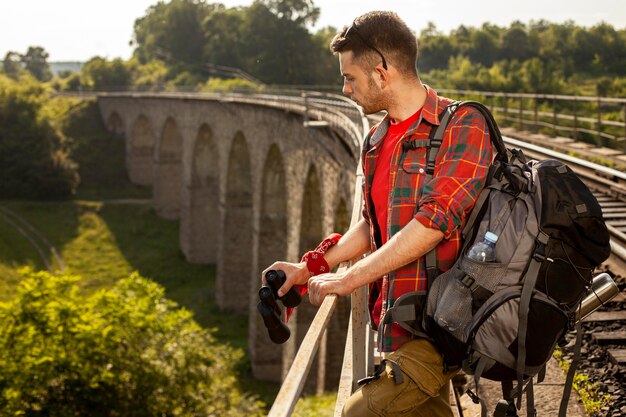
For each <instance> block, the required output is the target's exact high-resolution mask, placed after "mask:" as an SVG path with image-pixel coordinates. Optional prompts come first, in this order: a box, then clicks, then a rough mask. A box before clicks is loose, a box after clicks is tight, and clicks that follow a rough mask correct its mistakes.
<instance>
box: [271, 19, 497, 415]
mask: <svg viewBox="0 0 626 417" xmlns="http://www.w3.org/2000/svg"><path fill="white" fill-rule="evenodd" d="M330 48H331V50H332V52H333V53H335V54H337V55H339V62H340V68H341V74H342V76H343V78H344V83H343V93H344V94H347V95H350V96H351V98H352V99H353V100H354V101H356V102H357V103H358V104H359V105H360V106H361V107H363V111H364V112H365V113H366V114H372V113H376V112H379V111H382V110H385V111H386V112H387V115H386V117H385V118H384V119H383V121H382V122H381V123H379V124H378V125H377V126H375V127H374V128H373V129H372V130H371V131H370V133H369V134H368V136H367V137H366V139H365V142H364V147H363V153H362V162H363V170H364V173H365V184H364V200H365V201H364V203H365V204H364V210H363V219H362V220H361V221H359V222H358V223H357V224H356V225H355V226H354V227H352V228H351V229H350V230H349V231H348V232H347V233H346V234H345V235H344V236H343V237H341V238H339V237H338V236H331V237H330V238H329V239H327V240H325V241H324V242H323V243H322V244H321V245H320V247H318V249H317V250H316V251H314V252H309V253H308V254H306V255H305V257H304V258H303V262H301V263H298V264H295V263H287V262H277V263H275V264H273V265H272V266H271V267H270V268H268V269H282V270H284V271H285V273H286V276H287V280H286V283H285V284H284V285H283V287H282V288H281V289H280V291H279V295H282V294H283V293H285V292H286V291H287V290H288V289H289V288H291V287H292V286H293V285H296V284H299V285H304V284H307V283H308V291H309V299H310V301H311V303H312V304H314V305H320V304H321V303H322V301H323V299H324V297H325V296H326V295H327V294H331V293H335V294H339V295H347V294H350V293H351V292H353V291H354V290H355V289H357V288H359V287H361V286H363V285H368V286H369V294H370V295H369V309H370V315H371V321H372V326H373V328H374V329H378V332H379V333H378V340H379V349H380V350H381V352H383V355H384V358H385V359H384V365H385V366H384V370H382V367H381V370H382V373H379V375H377V376H376V377H374V378H371V381H370V382H368V383H367V384H365V385H363V386H362V387H361V388H360V389H359V390H358V391H357V392H356V393H354V394H353V395H352V397H350V399H349V400H348V402H347V404H346V406H345V408H344V415H345V416H359V417H363V416H379V415H383V416H394V415H400V414H401V415H403V416H451V415H452V412H451V409H450V404H449V390H448V387H449V380H450V378H451V377H452V376H453V375H454V374H455V372H456V370H455V369H448V367H447V366H445V365H444V362H443V358H442V356H441V354H440V353H439V352H438V351H437V349H436V347H435V346H434V345H433V344H432V343H431V341H430V340H429V339H428V336H427V335H426V334H425V332H424V330H423V329H422V328H421V318H420V319H418V320H416V322H415V326H416V329H415V332H414V333H410V332H408V331H406V330H404V329H403V328H402V327H400V326H399V325H398V324H397V323H393V322H392V321H391V320H388V317H385V313H386V311H388V309H389V308H391V307H392V306H393V305H394V302H395V301H396V300H397V299H398V297H400V296H401V295H403V294H407V293H412V292H414V293H415V294H417V295H418V297H417V300H418V303H422V306H423V305H424V303H425V296H426V292H427V281H428V280H427V274H426V260H425V258H426V256H425V255H426V254H427V253H428V252H430V251H431V250H433V249H435V248H436V251H435V252H434V253H435V258H436V265H435V266H436V267H437V269H438V270H440V271H445V270H446V269H448V268H449V267H451V266H452V264H453V263H454V260H455V259H456V257H457V256H458V253H459V250H460V246H461V241H460V239H461V238H460V234H461V230H462V228H463V225H464V223H465V220H466V217H467V215H468V214H469V212H470V211H471V209H472V207H473V205H474V203H475V201H476V198H477V196H478V194H479V193H480V190H481V189H482V187H483V185H484V183H485V178H486V175H487V171H488V167H489V165H490V163H491V156H492V151H491V145H490V141H489V133H488V128H487V126H486V123H485V120H484V118H483V117H482V115H480V114H479V113H478V112H476V111H475V110H473V109H471V108H461V109H460V110H458V111H457V112H456V113H455V115H454V117H453V118H452V119H451V121H450V123H449V125H448V128H447V129H446V131H445V135H444V139H443V143H442V144H441V147H440V149H439V151H438V153H437V157H436V163H435V168H434V173H433V176H432V178H431V179H430V180H428V181H427V178H426V177H427V172H426V171H427V170H426V168H427V167H426V154H427V152H428V137H429V133H430V132H431V129H432V128H433V127H436V126H438V125H439V114H440V113H441V112H442V110H443V109H444V108H445V107H446V106H447V105H448V104H449V103H450V100H449V99H446V98H442V97H439V96H437V94H436V92H435V91H434V90H432V89H431V88H429V87H428V86H426V85H424V84H422V82H421V81H420V78H419V76H418V74H417V70H416V61H417V41H416V38H415V35H414V34H413V33H412V32H411V30H410V29H409V28H408V27H407V26H406V24H405V23H404V22H403V21H402V20H401V19H400V18H399V17H398V16H397V15H396V14H395V13H391V12H370V13H366V14H364V15H362V16H360V17H358V18H357V19H356V20H354V22H353V23H352V25H350V26H349V27H347V28H344V29H343V30H342V31H341V32H340V33H338V34H337V35H336V36H335V38H334V39H333V40H332V42H331V44H330ZM368 251H371V252H372V253H371V254H370V255H369V256H367V257H366V258H364V259H362V260H360V261H359V262H357V263H356V264H354V265H353V266H352V267H351V268H349V269H347V270H346V271H344V272H342V273H334V274H333V273H321V274H320V272H328V271H329V270H330V268H333V267H335V266H337V265H338V264H339V263H341V262H343V261H347V260H350V259H355V258H357V257H359V256H360V255H362V254H364V253H366V252H368Z"/></svg>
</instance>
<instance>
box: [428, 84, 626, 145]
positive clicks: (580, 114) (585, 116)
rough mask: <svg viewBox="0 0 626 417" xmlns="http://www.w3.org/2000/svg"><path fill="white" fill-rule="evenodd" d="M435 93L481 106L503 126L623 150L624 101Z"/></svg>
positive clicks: (625, 128)
mask: <svg viewBox="0 0 626 417" xmlns="http://www.w3.org/2000/svg"><path fill="white" fill-rule="evenodd" d="M439 91H440V92H441V93H443V94H447V95H450V96H451V97H455V98H458V99H460V98H472V99H478V100H480V101H482V102H484V103H485V105H487V106H489V107H490V109H491V111H492V112H493V113H494V114H495V115H496V118H497V119H498V121H499V122H500V123H501V124H502V125H504V126H506V125H508V126H510V127H515V128H517V129H519V130H530V131H533V132H537V133H539V132H541V133H546V134H549V135H552V136H558V135H559V134H563V133H566V134H567V135H569V136H572V137H573V138H574V139H576V140H584V141H587V142H591V143H594V144H595V145H598V146H607V147H610V148H615V149H621V150H626V98H613V97H597V96H594V97H591V96H572V95H562V94H529V93H506V92H493V91H477V90H453V89H443V90H439Z"/></svg>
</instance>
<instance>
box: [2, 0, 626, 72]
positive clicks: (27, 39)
mask: <svg viewBox="0 0 626 417" xmlns="http://www.w3.org/2000/svg"><path fill="white" fill-rule="evenodd" d="M157 1H158V0H105V1H94V0H2V3H1V5H0V59H2V58H3V57H4V56H5V54H6V53H7V52H8V51H15V52H18V53H25V52H26V50H27V49H28V47H29V46H41V47H43V48H44V49H45V50H46V51H47V52H48V53H49V58H48V61H49V62H58V61H86V60H88V59H90V58H92V57H94V56H101V57H104V58H108V59H112V58H117V57H120V58H123V59H128V58H130V56H131V54H132V50H133V48H132V46H131V45H129V41H130V40H131V38H132V32H133V25H134V22H135V19H137V18H139V17H142V16H144V15H145V14H146V10H147V9H148V8H149V7H150V6H151V5H153V4H156V3H157ZM207 2H209V3H216V2H218V1H214V0H207ZM221 3H223V4H224V5H226V6H227V7H234V6H247V5H250V4H251V3H252V0H222V1H221ZM315 5H316V6H318V7H319V8H320V10H321V13H320V18H319V20H318V22H317V24H316V26H315V27H313V28H312V30H316V29H318V28H320V27H325V26H334V27H336V28H340V27H342V26H344V25H346V24H349V23H350V22H351V21H352V20H353V19H354V18H355V17H356V16H358V15H360V14H362V13H364V12H367V11H370V10H392V11H395V12H397V13H398V14H399V15H400V17H402V18H403V19H404V20H405V22H406V23H407V24H408V25H409V27H410V28H411V29H412V30H414V31H415V33H416V34H419V32H420V31H421V30H422V29H424V28H425V27H426V25H427V24H428V22H429V21H432V22H433V23H435V25H436V26H437V28H438V29H439V30H441V31H443V32H444V33H448V32H450V31H451V30H452V29H456V28H457V27H459V26H460V25H465V26H475V27H478V26H481V25H482V24H483V23H484V22H490V23H493V24H497V25H499V26H509V25H510V24H511V23H512V22H513V21H515V20H520V21H522V22H523V23H528V22H529V21H531V20H539V19H545V20H548V21H550V22H555V23H563V22H565V21H567V20H572V21H574V23H576V24H578V25H580V26H587V27H589V26H593V25H595V24H598V23H600V22H606V23H609V24H611V25H613V27H615V28H616V29H624V28H626V0H569V1H568V0H523V1H515V2H512V1H507V0H473V1H468V0H387V1H380V0H378V1H373V0H360V1H346V0H315Z"/></svg>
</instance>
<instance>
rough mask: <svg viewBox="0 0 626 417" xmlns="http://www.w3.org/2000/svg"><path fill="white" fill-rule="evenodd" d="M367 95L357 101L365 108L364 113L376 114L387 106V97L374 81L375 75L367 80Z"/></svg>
mask: <svg viewBox="0 0 626 417" xmlns="http://www.w3.org/2000/svg"><path fill="white" fill-rule="evenodd" d="M367 87H368V89H367V95H366V96H364V97H363V99H362V100H359V101H357V103H358V104H359V105H360V106H361V107H362V108H363V113H365V114H374V113H378V112H379V111H381V110H385V109H386V108H387V97H385V95H384V94H383V91H382V90H381V89H380V87H378V85H376V83H375V82H374V77H371V76H370V77H369V79H368V80H367Z"/></svg>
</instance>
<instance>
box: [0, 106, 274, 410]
mask: <svg viewBox="0 0 626 417" xmlns="http://www.w3.org/2000/svg"><path fill="white" fill-rule="evenodd" d="M68 109H69V110H68V116H67V117H68V120H66V121H65V124H64V133H65V134H66V135H68V136H70V137H72V138H73V139H74V142H75V144H74V158H75V159H76V160H77V162H78V163H79V164H80V174H81V178H82V182H81V185H80V187H79V190H78V193H77V198H76V199H75V200H72V201H62V202H47V201H1V202H0V204H1V205H3V206H4V207H6V208H8V209H10V210H11V211H13V212H15V213H18V214H19V216H20V217H22V218H23V219H25V220H26V221H28V222H29V223H30V224H32V225H33V226H34V227H35V228H36V229H37V230H38V231H39V232H41V233H42V234H43V235H45V236H46V237H47V239H48V240H49V241H50V243H51V244H52V245H53V246H54V247H55V248H56V249H57V251H58V252H59V253H60V254H61V256H62V258H63V260H64V263H65V266H66V269H67V270H68V271H70V272H72V273H73V274H76V275H79V276H81V277H82V281H81V282H80V283H79V285H80V286H81V288H82V289H83V291H85V293H89V292H91V291H93V290H95V289H99V288H106V287H109V286H111V285H112V284H113V283H114V282H116V281H117V280H119V279H121V278H123V277H126V276H128V275H129V274H130V273H131V272H133V271H138V272H139V273H140V274H141V275H142V276H144V277H146V278H150V279H153V280H154V281H156V282H158V283H159V284H160V285H162V286H163V287H164V288H165V289H166V295H167V297H168V298H170V299H172V300H174V301H176V302H177V303H178V304H179V305H180V306H182V307H185V308H187V309H188V310H190V311H192V312H193V313H194V317H195V319H196V321H197V322H198V323H199V324H200V325H201V326H203V327H205V328H208V329H213V331H214V335H215V337H216V339H217V340H218V341H219V342H220V343H223V344H228V345H230V346H232V347H233V348H235V349H238V350H240V351H242V352H244V355H243V357H244V359H243V360H242V361H241V363H238V364H237V365H236V366H237V370H238V372H239V383H240V386H241V389H242V390H245V391H247V392H249V393H252V394H254V395H257V396H258V397H259V399H260V400H261V401H263V402H264V403H266V404H271V403H272V402H273V400H274V397H275V396H276V393H277V391H278V385H277V384H275V383H268V382H261V381H257V380H255V379H254V378H253V377H252V374H251V369H250V364H249V361H248V359H247V356H246V355H245V353H246V352H247V345H248V340H247V339H248V317H247V316H245V315H233V314H226V313H222V312H220V311H219V310H218V308H217V306H216V303H215V297H214V293H215V290H214V288H215V266H214V265H198V264H191V263H189V262H187V261H186V260H185V258H184V256H183V254H182V253H181V251H180V248H179V222H178V221H168V220H164V219H161V218H159V217H157V216H156V214H155V212H154V210H153V209H152V207H151V204H150V203H149V200H146V201H145V202H141V201H139V202H138V203H136V204H121V203H117V202H115V200H117V199H128V198H134V199H137V198H139V199H147V198H149V197H150V196H151V190H150V188H148V187H139V186H135V185H132V184H130V183H129V181H128V179H127V176H126V171H125V168H124V143H123V140H122V139H121V138H119V137H117V136H115V135H113V134H109V133H107V132H106V131H105V129H104V126H103V125H102V122H101V121H100V115H99V112H98V111H97V106H96V105H95V103H93V102H82V103H72V105H71V106H68ZM23 266H30V267H32V268H34V269H42V268H43V267H44V265H43V263H42V262H41V261H40V260H39V258H38V255H37V253H36V251H35V250H34V249H33V248H32V247H31V246H30V245H29V243H28V241H27V240H26V239H25V238H24V237H23V236H22V235H20V234H19V233H18V232H17V231H16V230H15V229H14V228H12V227H11V226H10V225H8V224H7V223H6V222H5V221H3V220H2V219H1V218H0V274H1V275H0V276H1V277H2V279H1V280H0V291H1V293H0V300H2V299H4V300H6V299H9V298H11V296H12V294H13V291H14V290H13V289H14V287H15V284H16V283H17V280H18V279H19V274H18V273H17V270H18V269H19V268H20V267H23Z"/></svg>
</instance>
